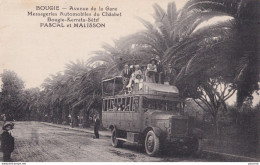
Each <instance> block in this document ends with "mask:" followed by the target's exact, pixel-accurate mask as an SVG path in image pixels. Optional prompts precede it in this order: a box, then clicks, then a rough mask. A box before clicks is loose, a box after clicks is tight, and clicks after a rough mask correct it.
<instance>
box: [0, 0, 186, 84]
mask: <svg viewBox="0 0 260 165" xmlns="http://www.w3.org/2000/svg"><path fill="white" fill-rule="evenodd" d="M43 2H44V3H43ZM155 2H156V1H155V0H142V1H140V0H131V1H130V0H129V1H126V0H124V1H122V0H109V1H108V0H73V1H69V0H60V1H57V0H45V1H41V0H8V1H5V0H0V20H1V21H0V59H1V61H0V73H2V72H3V70H4V69H8V70H13V71H14V72H16V73H17V74H18V76H19V77H20V78H22V79H23V80H24V81H25V85H26V88H30V87H39V86H40V85H41V83H42V82H43V81H44V79H45V78H47V77H48V76H49V75H50V74H55V73H57V72H59V71H62V70H64V66H65V64H66V63H69V62H70V61H76V60H77V59H80V60H87V59H88V58H89V57H90V56H91V53H92V52H93V51H95V50H100V49H101V45H102V43H103V42H107V43H110V44H112V43H113V40H114V39H118V38H119V37H121V36H126V35H128V34H132V33H134V32H136V31H139V30H141V29H144V27H143V25H142V24H141V23H140V22H139V21H138V20H137V19H136V18H135V17H136V16H139V17H141V18H144V19H146V20H149V21H152V14H153V8H152V5H153V4H154V3H155ZM168 2H169V1H157V2H156V3H158V4H159V5H160V6H162V7H163V8H166V7H167V4H168ZM184 2H185V1H178V3H177V7H178V8H180V7H181V6H182V5H183V4H184ZM43 5H48V6H49V5H55V6H56V5H59V6H60V7H68V6H75V7H90V6H102V7H106V6H109V7H110V8H117V9H118V10H119V11H120V12H122V16H121V17H102V18H101V19H102V20H103V22H105V23H106V28H103V29H90V28H83V29H79V28H70V29H66V28H40V27H39V23H40V22H43V21H44V20H45V19H44V18H42V17H32V16H31V17H30V16H27V12H28V11H35V9H36V6H43ZM44 12H45V11H44ZM47 12H49V11H47ZM92 55H93V54H92Z"/></svg>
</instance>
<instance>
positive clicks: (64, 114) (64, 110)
mask: <svg viewBox="0 0 260 165" xmlns="http://www.w3.org/2000/svg"><path fill="white" fill-rule="evenodd" d="M68 116H69V106H68V105H64V106H62V123H63V124H64V125H68V124H69V117H68Z"/></svg>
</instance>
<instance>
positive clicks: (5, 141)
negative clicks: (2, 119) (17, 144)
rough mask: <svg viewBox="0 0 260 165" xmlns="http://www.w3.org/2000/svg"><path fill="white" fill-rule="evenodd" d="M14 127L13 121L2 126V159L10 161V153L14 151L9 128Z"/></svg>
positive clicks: (12, 138)
mask: <svg viewBox="0 0 260 165" xmlns="http://www.w3.org/2000/svg"><path fill="white" fill-rule="evenodd" d="M13 128H14V124H13V123H6V124H5V125H4V126H3V130H4V131H3V133H2V135H1V137H2V139H1V149H2V152H3V161H4V162H10V161H11V153H12V152H13V151H14V137H13V136H12V133H11V130H12V129H13Z"/></svg>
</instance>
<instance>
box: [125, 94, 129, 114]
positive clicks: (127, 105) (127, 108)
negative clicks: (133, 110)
mask: <svg viewBox="0 0 260 165" xmlns="http://www.w3.org/2000/svg"><path fill="white" fill-rule="evenodd" d="M125 105H126V107H125V111H130V97H127V98H126V104H125Z"/></svg>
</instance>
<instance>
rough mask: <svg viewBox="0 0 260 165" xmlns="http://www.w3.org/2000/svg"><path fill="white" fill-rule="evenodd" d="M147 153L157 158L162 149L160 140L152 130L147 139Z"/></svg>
mask: <svg viewBox="0 0 260 165" xmlns="http://www.w3.org/2000/svg"><path fill="white" fill-rule="evenodd" d="M144 144H145V151H146V153H147V154H148V155H149V156H156V155H158V153H159V149H160V140H159V137H157V136H156V135H155V133H154V131H153V130H150V131H149V132H148V133H147V134H146V137H145V142H144Z"/></svg>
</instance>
